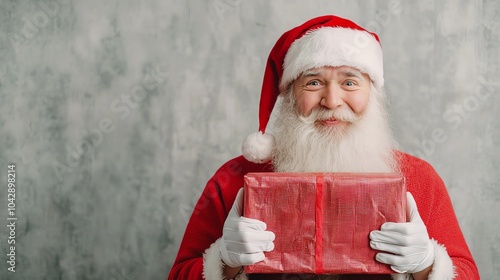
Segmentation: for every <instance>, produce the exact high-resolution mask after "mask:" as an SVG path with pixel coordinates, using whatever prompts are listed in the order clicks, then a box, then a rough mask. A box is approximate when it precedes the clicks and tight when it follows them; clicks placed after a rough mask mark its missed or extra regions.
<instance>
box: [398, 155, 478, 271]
mask: <svg viewBox="0 0 500 280" xmlns="http://www.w3.org/2000/svg"><path fill="white" fill-rule="evenodd" d="M403 165H404V166H403V168H402V169H403V173H405V177H406V179H407V187H408V191H410V192H411V193H412V194H413V196H414V198H415V201H416V202H417V207H418V210H419V213H420V216H421V217H422V220H423V221H424V223H425V225H426V227H427V231H428V233H429V237H430V238H432V239H434V240H436V241H437V242H438V243H439V244H440V245H443V246H444V247H445V248H446V250H447V252H448V255H449V256H450V258H451V260H452V262H453V266H454V268H455V274H456V275H457V276H456V278H455V279H457V280H474V279H479V273H478V270H477V267H476V263H475V261H474V259H473V257H472V254H471V252H470V250H469V247H468V246H467V243H466V241H465V238H464V236H463V234H462V230H461V229H460V225H459V223H458V220H457V217H456V215H455V211H454V210H453V205H452V202H451V199H450V196H449V194H448V191H447V189H446V187H445V185H444V182H443V180H442V179H441V178H440V177H439V175H438V174H437V173H436V171H435V170H434V168H433V167H432V166H430V165H429V164H428V163H427V162H425V161H422V160H420V159H417V158H414V157H407V160H406V163H405V164H403Z"/></svg>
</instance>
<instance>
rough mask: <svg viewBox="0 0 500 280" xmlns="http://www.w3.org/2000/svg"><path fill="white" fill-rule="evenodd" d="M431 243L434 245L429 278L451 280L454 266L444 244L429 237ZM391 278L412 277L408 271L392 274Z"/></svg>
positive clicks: (404, 279)
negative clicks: (432, 262)
mask: <svg viewBox="0 0 500 280" xmlns="http://www.w3.org/2000/svg"><path fill="white" fill-rule="evenodd" d="M431 243H432V245H433V246H434V264H433V265H432V271H431V273H430V274H429V278H428V279H429V280H451V279H454V278H455V276H456V274H455V267H454V266H453V262H452V261H451V258H450V256H449V255H448V252H447V251H446V248H445V247H444V245H441V244H439V243H438V242H437V241H436V240H434V239H431ZM391 276H392V279H394V280H410V279H413V277H412V276H411V274H410V273H403V274H392V275H391Z"/></svg>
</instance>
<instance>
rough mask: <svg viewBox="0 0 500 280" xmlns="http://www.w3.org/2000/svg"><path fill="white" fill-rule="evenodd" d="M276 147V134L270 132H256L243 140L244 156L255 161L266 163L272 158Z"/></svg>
mask: <svg viewBox="0 0 500 280" xmlns="http://www.w3.org/2000/svg"><path fill="white" fill-rule="evenodd" d="M273 148H274V136H273V135H272V134H269V133H264V134H262V132H260V131H259V132H254V133H251V134H250V135H248V136H247V137H246V138H245V141H243V146H242V147H241V150H242V152H243V156H244V157H245V158H246V159H247V160H248V161H251V162H254V163H264V162H267V161H268V160H270V159H271V153H272V151H273Z"/></svg>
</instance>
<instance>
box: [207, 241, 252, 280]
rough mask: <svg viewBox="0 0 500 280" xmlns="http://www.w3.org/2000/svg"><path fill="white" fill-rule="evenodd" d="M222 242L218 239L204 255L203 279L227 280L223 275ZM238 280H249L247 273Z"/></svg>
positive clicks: (237, 277)
mask: <svg viewBox="0 0 500 280" xmlns="http://www.w3.org/2000/svg"><path fill="white" fill-rule="evenodd" d="M220 242H221V239H220V238H219V239H217V241H215V242H214V243H213V244H212V245H210V247H209V248H208V249H207V250H206V251H205V253H204V254H203V278H204V279H206V280H224V279H227V278H226V277H225V276H224V275H223V272H222V271H223V269H224V263H223V262H222V259H221V256H220ZM234 279H236V280H248V277H247V275H246V274H245V272H243V273H242V274H239V275H238V276H236V278H234Z"/></svg>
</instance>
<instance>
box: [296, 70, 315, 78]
mask: <svg viewBox="0 0 500 280" xmlns="http://www.w3.org/2000/svg"><path fill="white" fill-rule="evenodd" d="M319 75H320V72H318V70H312V69H311V70H306V71H304V73H302V75H300V76H301V77H311V76H319Z"/></svg>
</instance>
